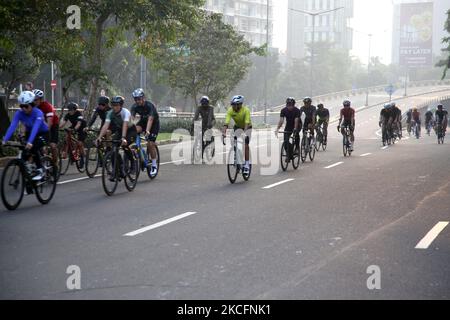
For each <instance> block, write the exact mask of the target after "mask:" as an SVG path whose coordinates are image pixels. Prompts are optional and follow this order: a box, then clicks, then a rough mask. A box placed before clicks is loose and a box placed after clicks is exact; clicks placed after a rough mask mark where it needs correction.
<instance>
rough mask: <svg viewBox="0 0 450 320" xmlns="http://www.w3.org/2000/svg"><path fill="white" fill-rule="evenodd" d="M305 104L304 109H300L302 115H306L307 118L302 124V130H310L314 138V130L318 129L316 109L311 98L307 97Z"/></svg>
mask: <svg viewBox="0 0 450 320" xmlns="http://www.w3.org/2000/svg"><path fill="white" fill-rule="evenodd" d="M303 104H304V105H303V107H301V108H300V115H302V114H303V113H304V114H305V116H306V117H305V120H304V123H301V124H300V129H302V128H303V130H308V129H309V130H310V131H311V135H312V136H314V128H315V127H316V107H315V106H313V105H312V99H311V98H310V97H305V98H304V99H303ZM300 122H301V121H300Z"/></svg>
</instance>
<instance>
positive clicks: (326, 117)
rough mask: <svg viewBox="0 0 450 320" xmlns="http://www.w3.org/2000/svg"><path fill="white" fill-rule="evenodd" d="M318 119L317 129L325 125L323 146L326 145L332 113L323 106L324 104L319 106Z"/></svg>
mask: <svg viewBox="0 0 450 320" xmlns="http://www.w3.org/2000/svg"><path fill="white" fill-rule="evenodd" d="M316 117H317V119H316V121H317V125H316V128H318V127H320V126H321V125H322V124H323V144H324V145H326V144H327V136H328V122H329V121H330V111H329V110H328V109H327V108H325V107H324V106H323V103H319V104H318V105H317V112H316Z"/></svg>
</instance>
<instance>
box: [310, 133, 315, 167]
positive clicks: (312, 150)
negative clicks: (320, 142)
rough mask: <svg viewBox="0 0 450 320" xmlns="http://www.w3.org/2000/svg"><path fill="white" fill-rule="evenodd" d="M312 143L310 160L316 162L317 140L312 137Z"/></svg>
mask: <svg viewBox="0 0 450 320" xmlns="http://www.w3.org/2000/svg"><path fill="white" fill-rule="evenodd" d="M309 139H310V143H309V160H311V162H313V161H314V157H315V156H316V143H317V142H316V139H315V138H314V137H310V138H309Z"/></svg>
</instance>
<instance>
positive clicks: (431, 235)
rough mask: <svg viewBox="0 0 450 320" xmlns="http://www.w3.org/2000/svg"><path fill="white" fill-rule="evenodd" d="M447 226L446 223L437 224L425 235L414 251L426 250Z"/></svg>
mask: <svg viewBox="0 0 450 320" xmlns="http://www.w3.org/2000/svg"><path fill="white" fill-rule="evenodd" d="M447 225H448V222H447V221H441V222H438V223H437V224H436V225H435V226H434V227H433V229H431V230H430V231H429V232H428V233H427V235H426V236H425V237H424V238H423V239H422V240H420V242H419V243H418V244H417V245H416V249H428V247H429V246H430V244H431V243H432V242H433V241H434V239H436V237H437V236H438V235H439V233H441V231H442V230H444V228H445V227H446V226H447Z"/></svg>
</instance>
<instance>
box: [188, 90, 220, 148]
mask: <svg viewBox="0 0 450 320" xmlns="http://www.w3.org/2000/svg"><path fill="white" fill-rule="evenodd" d="M200 116H201V117H202V137H204V136H205V132H207V131H208V130H211V129H212V128H213V127H214V125H215V124H216V118H215V117H214V107H211V106H210V101H209V98H208V97H207V96H203V97H202V98H201V99H200V106H199V107H198V108H197V109H196V110H195V114H194V119H193V120H192V124H194V122H195V121H198V120H199V118H200ZM209 133H210V134H208V137H204V138H203V139H204V141H205V145H204V147H205V148H206V147H207V146H208V145H209V144H211V143H213V142H214V136H213V135H212V132H211V131H209Z"/></svg>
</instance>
